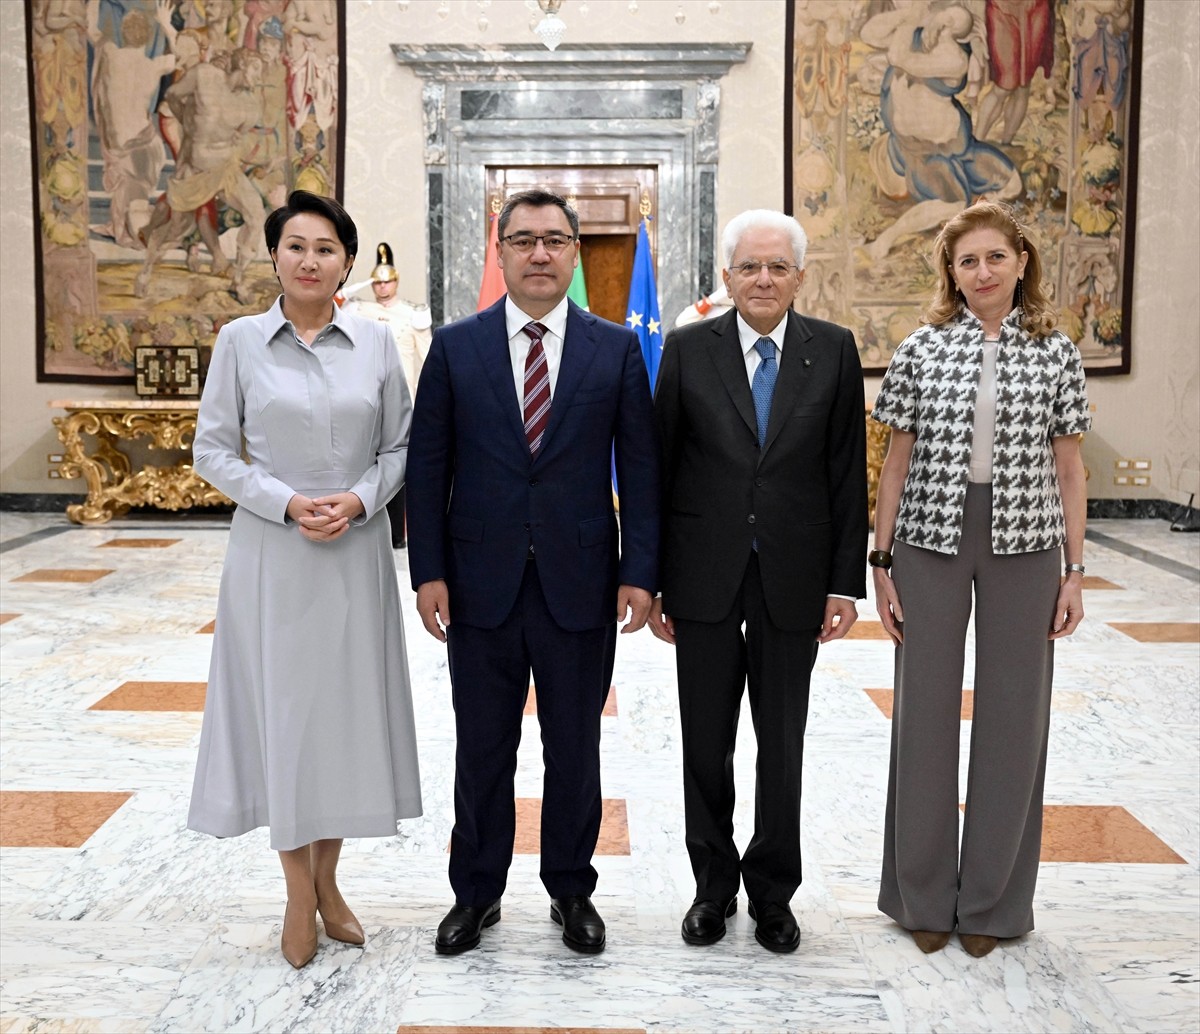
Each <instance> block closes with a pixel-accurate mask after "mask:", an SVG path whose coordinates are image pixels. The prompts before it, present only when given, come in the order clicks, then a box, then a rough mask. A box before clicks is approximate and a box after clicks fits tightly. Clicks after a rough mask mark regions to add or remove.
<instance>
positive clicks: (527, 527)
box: [525, 521, 529, 531]
mask: <svg viewBox="0 0 1200 1034" xmlns="http://www.w3.org/2000/svg"><path fill="white" fill-rule="evenodd" d="M525 530H526V531H528V530H529V522H528V521H526V522H525Z"/></svg>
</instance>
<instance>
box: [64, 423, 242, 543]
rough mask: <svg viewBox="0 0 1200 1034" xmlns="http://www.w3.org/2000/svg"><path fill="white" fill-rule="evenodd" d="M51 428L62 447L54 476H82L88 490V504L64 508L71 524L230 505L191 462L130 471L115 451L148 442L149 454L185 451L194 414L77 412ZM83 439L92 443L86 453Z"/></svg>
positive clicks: (126, 461)
mask: <svg viewBox="0 0 1200 1034" xmlns="http://www.w3.org/2000/svg"><path fill="white" fill-rule="evenodd" d="M54 425H55V427H57V428H58V437H59V440H60V441H61V442H62V443H63V446H64V447H65V453H64V456H63V461H62V463H60V464H59V467H58V471H59V474H60V475H61V476H62V477H64V478H77V477H82V478H83V479H84V480H85V481H86V482H87V486H88V494H87V499H86V500H84V502H82V503H79V504H76V505H71V506H68V507H67V518H68V519H69V520H71V521H74V522H75V523H76V524H103V523H105V522H107V521H110V520H112V519H113V517H119V516H121V515H122V514H125V513H128V512H129V508H130V507H131V506H153V507H156V508H158V509H161V510H181V509H185V508H187V507H192V506H219V505H222V504H227V503H229V502H230V500H229V499H228V498H227V497H226V496H224V495H222V494H221V493H220V492H218V491H217V490H216V489H215V488H213V487H212V485H210V484H208V482H206V481H205V480H203V478H201V477H200V476H199V475H197V474H196V472H195V470H193V469H192V465H191V462H190V457H188V458H187V459H184V460H180V461H179V462H177V463H174V464H171V465H168V466H154V465H152V464H147V465H145V466H144V467H142V468H141V469H140V470H138V471H136V472H134V471H133V469H132V466H131V464H130V462H129V457H128V456H126V455H125V454H124V453H123V452H122V451H121V449H120V444H119V443H120V441H122V440H131V439H135V438H147V439H149V446H150V448H151V449H165V450H169V451H174V452H190V450H191V444H192V438H193V436H194V435H195V433H196V413H195V410H194V409H193V410H190V411H179V410H175V411H172V410H165V409H159V410H146V409H128V410H125V409H120V408H117V407H113V408H106V409H105V410H103V411H99V410H91V409H79V410H73V411H71V412H70V413H69V415H67V416H65V417H55V418H54ZM85 435H88V436H91V437H92V438H94V439H95V441H96V445H95V447H94V449H93V451H92V452H91V453H90V454H89V452H88V451H87V447H86V444H85V440H84V436H85Z"/></svg>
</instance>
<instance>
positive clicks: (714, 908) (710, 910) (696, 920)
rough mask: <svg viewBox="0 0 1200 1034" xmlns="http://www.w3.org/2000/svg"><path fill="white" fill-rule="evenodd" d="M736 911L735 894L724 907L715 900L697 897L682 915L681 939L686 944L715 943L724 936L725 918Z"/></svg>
mask: <svg viewBox="0 0 1200 1034" xmlns="http://www.w3.org/2000/svg"><path fill="white" fill-rule="evenodd" d="M736 911H737V895H736V894H735V895H734V896H733V897H731V898H730V899H729V904H727V905H725V906H724V907H722V906H721V904H720V903H719V902H717V901H707V900H704V899H701V898H697V899H696V900H695V901H693V902H692V907H691V908H689V909H688V910H687V915H685V916H684V917H683V929H682V933H683V939H684V940H685V941H687V942H688V944H716V943H717V941H719V940H720V939H721V938H722V937H724V936H725V920H726V919H728V918H729V917H730V916H731V915H733V914H734V913H735V912H736Z"/></svg>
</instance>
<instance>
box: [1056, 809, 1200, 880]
mask: <svg viewBox="0 0 1200 1034" xmlns="http://www.w3.org/2000/svg"><path fill="white" fill-rule="evenodd" d="M1042 822H1043V828H1042V854H1041V859H1042V861H1043V862H1125V863H1130V864H1138V865H1141V864H1146V863H1153V864H1168V865H1184V864H1186V862H1185V860H1184V859H1183V858H1182V857H1181V856H1180V855H1178V854H1176V853H1175V852H1174V851H1173V850H1172V849H1171V848H1170V847H1169V846H1168V845H1167V844H1165V843H1163V842H1162V840H1160V839H1159V838H1158V837H1156V836H1155V835H1154V834H1153V833H1152V832H1150V830H1148V829H1147V828H1146V827H1145V826H1144V825H1142V823H1140V822H1138V820H1137V819H1136V818H1134V817H1133V816H1132V815H1131V814H1130V813H1129V812H1128V811H1126V810H1125V809H1124V808H1122V807H1117V806H1108V807H1105V806H1099V805H1070V804H1047V805H1046V806H1045V807H1044V808H1043V809H1042Z"/></svg>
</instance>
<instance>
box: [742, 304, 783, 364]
mask: <svg viewBox="0 0 1200 1034" xmlns="http://www.w3.org/2000/svg"><path fill="white" fill-rule="evenodd" d="M787 321H788V314H787V313H786V312H785V313H784V314H783V319H781V320H780V321H779V322H778V323H777V324H776V326H775V329H774V330H772V331H771V333H770V334H760V333H759V332H758V331H757V330H755V329H754V328H753V327H752V326H750V324H749V323H747V322H746V321H745V320H744V319H742V314H741V313H740V312H739V313H738V314H737V328H738V340H739V341H740V342H741V345H742V355H748V354H749V353H750V350H751V349H752V348H754V346H755V345H757V344H758V339H759V338H760V337H769V338H770V339H771V340H772V341H774V342H775V347H776V348H778V349H779V351H780V352H782V351H783V338H784V335H785V334H786V332H787Z"/></svg>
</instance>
